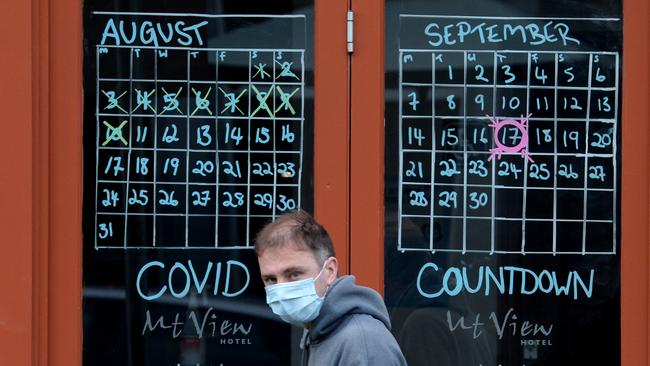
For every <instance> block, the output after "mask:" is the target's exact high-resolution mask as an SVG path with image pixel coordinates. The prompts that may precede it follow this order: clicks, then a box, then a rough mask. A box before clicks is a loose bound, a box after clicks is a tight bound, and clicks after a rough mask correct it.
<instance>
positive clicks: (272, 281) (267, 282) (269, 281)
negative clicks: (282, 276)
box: [264, 278, 276, 286]
mask: <svg viewBox="0 0 650 366" xmlns="http://www.w3.org/2000/svg"><path fill="white" fill-rule="evenodd" d="M275 282H276V281H275V279H274V278H265V279H264V284H265V285H267V286H268V285H272V284H274V283H275Z"/></svg>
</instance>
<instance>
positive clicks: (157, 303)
mask: <svg viewBox="0 0 650 366" xmlns="http://www.w3.org/2000/svg"><path fill="white" fill-rule="evenodd" d="M84 5H85V6H84V93H85V94H84V102H85V106H84V216H83V217H84V223H83V224H84V227H83V230H84V354H83V362H84V365H93V366H95V365H260V364H264V365H288V364H291V362H292V358H295V355H294V354H293V353H292V352H293V350H295V347H293V346H292V344H291V339H292V330H291V329H290V328H289V327H288V326H286V325H284V324H282V323H281V322H279V321H278V319H277V318H276V317H274V316H272V314H271V312H270V310H269V309H268V307H267V306H266V304H265V298H264V292H263V289H262V284H261V281H259V280H258V278H259V270H258V269H257V260H256V257H255V254H254V253H253V250H252V240H253V238H254V236H255V234H256V233H257V231H258V230H259V229H260V228H261V227H262V226H263V225H264V224H266V223H268V222H270V221H271V220H273V219H274V218H275V217H277V216H278V215H281V214H282V213H284V212H287V211H289V210H293V209H296V208H299V207H301V208H304V209H307V210H312V207H313V202H312V201H313V188H312V186H311V178H310V177H311V176H312V175H313V163H312V160H313V100H312V96H313V4H311V3H310V2H302V1H281V2H273V4H272V5H271V4H269V3H267V2H260V1H246V2H238V3H237V4H234V3H232V4H230V3H229V4H225V3H221V2H210V3H209V4H208V3H207V2H206V3H204V4H189V3H188V4H185V3H179V2H176V1H135V2H132V1H101V0H97V1H90V0H89V1H86V2H85V4H84ZM294 332H295V331H294Z"/></svg>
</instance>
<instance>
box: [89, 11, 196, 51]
mask: <svg viewBox="0 0 650 366" xmlns="http://www.w3.org/2000/svg"><path fill="white" fill-rule="evenodd" d="M207 24H208V22H207V21H201V22H198V23H195V24H189V25H186V24H185V22H184V21H182V20H179V21H176V22H174V23H170V22H167V23H159V22H155V23H154V22H151V21H148V20H145V21H143V22H136V21H131V22H125V21H124V20H120V21H118V22H116V20H115V19H113V18H109V19H108V20H107V21H106V24H105V25H104V31H103V32H102V39H101V42H100V44H101V45H115V46H119V45H123V44H125V45H136V44H137V45H145V46H146V45H153V46H155V47H159V46H161V45H182V46H190V45H194V46H203V44H204V42H203V36H202V35H201V32H200V30H201V28H202V27H204V26H205V25H207ZM164 28H166V29H164Z"/></svg>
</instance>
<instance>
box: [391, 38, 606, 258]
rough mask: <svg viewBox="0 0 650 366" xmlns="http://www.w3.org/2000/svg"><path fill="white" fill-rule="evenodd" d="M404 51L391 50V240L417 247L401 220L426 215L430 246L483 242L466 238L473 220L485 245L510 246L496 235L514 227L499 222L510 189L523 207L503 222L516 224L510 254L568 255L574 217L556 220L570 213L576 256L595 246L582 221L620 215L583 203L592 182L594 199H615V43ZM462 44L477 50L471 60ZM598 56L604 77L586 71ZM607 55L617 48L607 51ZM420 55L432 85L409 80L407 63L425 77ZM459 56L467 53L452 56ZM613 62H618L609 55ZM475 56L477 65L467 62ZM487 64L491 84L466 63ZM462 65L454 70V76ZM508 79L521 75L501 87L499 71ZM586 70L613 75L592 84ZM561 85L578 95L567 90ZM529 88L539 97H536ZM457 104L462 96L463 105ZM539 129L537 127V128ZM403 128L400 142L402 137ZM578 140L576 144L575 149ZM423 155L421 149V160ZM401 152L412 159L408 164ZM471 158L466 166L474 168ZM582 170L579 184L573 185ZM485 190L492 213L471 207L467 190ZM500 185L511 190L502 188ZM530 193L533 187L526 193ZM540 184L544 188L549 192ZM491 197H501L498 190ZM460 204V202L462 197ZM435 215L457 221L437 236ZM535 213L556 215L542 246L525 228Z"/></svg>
mask: <svg viewBox="0 0 650 366" xmlns="http://www.w3.org/2000/svg"><path fill="white" fill-rule="evenodd" d="M410 51H411V50H409V49H400V50H399V75H398V77H399V85H400V88H399V90H398V98H399V100H400V103H399V106H398V108H399V126H400V128H399V152H400V156H399V169H400V174H399V178H398V180H399V186H398V194H399V197H400V198H399V200H398V202H399V203H398V205H399V207H398V213H399V220H398V222H399V223H398V243H399V244H398V250H400V251H408V250H420V249H418V248H415V247H413V246H414V245H413V244H407V243H404V242H403V241H402V232H403V230H405V228H404V227H403V224H404V220H410V219H409V218H413V219H419V218H422V219H427V220H428V222H429V223H428V226H429V227H430V228H431V231H430V232H429V243H428V248H429V250H431V251H433V252H435V251H436V250H438V249H439V247H440V248H446V247H447V246H449V248H453V249H449V248H447V249H448V250H451V251H457V252H459V253H466V252H470V249H471V250H473V249H476V248H477V247H484V246H483V244H480V242H470V241H469V238H470V236H469V235H470V231H473V232H476V230H482V229H479V226H476V227H475V226H474V225H475V224H476V223H477V222H476V221H472V222H471V224H470V222H469V221H468V220H475V219H481V220H490V230H491V233H490V237H489V247H490V252H499V251H500V250H501V249H503V248H502V247H503V245H505V244H506V242H504V240H505V238H506V236H504V235H507V232H508V230H512V226H510V227H508V226H503V225H501V224H500V223H499V222H500V221H502V220H501V215H500V214H499V213H500V212H501V213H503V212H506V211H504V209H505V206H503V205H508V204H511V203H509V202H511V200H512V199H514V198H513V197H517V198H516V201H517V202H519V203H520V205H521V206H520V207H519V209H518V210H521V212H518V211H517V212H518V213H517V218H515V219H511V220H508V221H517V222H519V223H520V224H519V225H517V226H518V227H519V230H520V236H521V241H520V243H519V245H518V247H519V250H518V251H513V253H518V254H527V253H529V251H531V252H533V251H535V249H537V248H539V247H540V245H543V246H546V245H548V248H549V253H552V254H555V253H558V254H560V253H561V254H564V253H566V252H567V249H568V248H570V247H571V243H570V242H569V241H568V240H569V239H568V236H567V235H573V234H571V231H570V226H567V225H566V224H563V226H562V227H561V228H560V227H559V226H558V223H572V222H574V221H572V220H573V219H576V221H575V222H579V223H581V224H582V225H581V226H582V230H581V232H575V234H576V235H579V236H581V237H582V240H581V243H580V244H581V246H582V250H581V251H580V254H594V253H595V252H596V251H597V248H596V247H594V248H590V247H587V240H588V237H587V230H591V226H589V225H588V223H593V224H599V225H601V226H600V227H599V228H598V230H605V231H606V232H611V231H612V230H614V226H615V225H614V224H615V223H616V220H615V217H616V216H615V215H616V214H615V213H614V216H612V215H611V214H609V213H607V212H602V210H599V209H598V208H597V207H598V206H597V205H600V204H601V203H600V202H598V203H594V205H591V204H589V205H588V204H587V201H586V200H587V199H588V198H589V199H592V198H591V197H592V196H591V193H590V192H593V193H594V194H598V197H604V198H607V197H613V200H614V203H615V197H616V194H617V191H616V188H615V186H614V184H615V182H612V176H613V177H614V178H613V179H614V181H615V180H616V173H617V171H616V169H617V168H616V162H615V153H616V148H617V146H616V143H615V142H612V143H609V141H610V140H615V139H616V138H615V136H617V135H616V133H617V132H616V131H615V130H614V129H615V128H616V127H617V126H616V125H617V123H618V122H617V120H618V114H617V113H618V110H617V108H618V105H617V104H615V105H613V106H611V110H612V111H613V113H612V112H611V111H610V104H609V103H611V102H609V103H608V101H611V100H612V99H614V102H615V103H618V102H617V98H618V97H617V95H618V80H616V82H614V83H612V81H611V78H612V74H613V73H616V75H618V74H617V73H618V70H617V69H616V71H615V72H613V71H611V70H612V69H611V67H618V53H616V52H611V53H607V52H598V51H581V52H571V53H565V52H561V54H563V55H564V56H563V57H564V58H562V59H560V56H561V55H560V53H558V52H556V51H553V52H550V51H549V52H537V51H535V52H533V51H516V52H515V51H509V50H508V51H477V52H476V53H477V54H479V56H478V60H477V59H476V58H477V56H476V55H474V54H472V51H468V50H462V51H459V50H452V51H448V50H437V49H436V50H433V51H432V50H421V51H420V52H418V53H417V54H411V53H410ZM533 53H535V55H534V57H535V59H534V60H533V55H532V54H533ZM470 54H471V57H472V58H473V59H472V62H473V63H472V64H471V66H470V63H469V58H470ZM486 55H491V56H492V57H491V59H492V61H491V62H492V64H491V65H489V64H485V62H486V61H485V60H486V59H485V57H486ZM595 55H598V56H599V57H600V58H601V60H606V61H601V63H602V62H605V64H604V65H606V69H605V71H603V72H604V74H603V73H601V74H599V75H600V76H598V75H595V74H593V73H592V71H590V68H591V67H592V66H593V65H591V63H592V59H593V58H594V57H596V56H595ZM608 55H613V56H614V57H610V58H606V57H608ZM417 57H427V58H429V57H430V60H431V62H430V65H431V66H430V67H431V83H427V82H414V81H413V79H412V78H413V76H412V75H411V74H409V73H411V72H412V71H411V70H415V71H417V72H418V73H419V74H418V75H421V73H422V70H425V68H424V67H423V66H418V65H425V62H426V63H428V61H429V59H427V60H426V61H424V59H423V60H422V61H423V62H421V63H419V62H420V61H419V59H418V58H417ZM460 57H462V58H463V59H462V60H460ZM481 57H483V58H481ZM518 57H519V58H518ZM541 57H545V58H541ZM571 57H573V58H571ZM585 58H587V60H586V62H589V65H588V66H589V68H587V67H586V66H585V67H579V66H576V65H578V64H576V63H575V62H582V61H581V60H584V59H585ZM520 59H521V60H524V62H522V63H521V64H518V63H517V62H519V61H516V60H520ZM612 60H614V61H615V62H616V64H615V65H614V64H612V62H613V61H612ZM474 65H477V67H476V68H475V69H474V70H472V67H473V66H474ZM502 65H504V66H503V67H502ZM484 66H486V67H491V68H492V69H491V71H492V75H491V78H492V80H488V82H490V84H480V85H477V84H474V83H471V81H470V75H472V73H475V74H474V75H479V76H477V77H476V78H477V80H479V78H481V79H480V80H481V81H485V80H483V78H484V76H483V75H484V74H483V70H484V68H483V67H484ZM574 66H575V68H574ZM452 67H453V70H452ZM461 68H462V72H463V75H462V77H460V78H459V77H454V74H455V73H457V72H458V70H461ZM583 70H584V71H583ZM479 72H480V74H479ZM580 72H586V75H584V76H580V75H583V74H580ZM524 73H525V75H524ZM437 74H439V75H441V77H442V79H438V78H437V76H436V75H437ZM409 75H411V76H409ZM413 75H416V74H413ZM551 75H552V77H550V80H549V76H551ZM603 75H604V76H603ZM472 77H473V76H472ZM510 77H512V80H515V78H518V79H516V80H518V81H517V82H516V84H517V85H516V86H509V85H502V84H504V80H506V81H505V83H509V82H511V80H509V78H510ZM594 77H600V78H602V80H606V77H607V78H609V79H607V81H604V82H601V83H600V84H599V85H594V83H593V79H594ZM574 79H575V80H574ZM453 80H463V83H462V84H459V83H454V82H453ZM548 81H552V83H553V85H548ZM599 81H601V80H599ZM571 82H573V83H576V82H578V83H582V82H584V83H585V85H586V86H584V87H576V86H571V85H569V84H567V83H571ZM461 87H462V89H460V88H461ZM454 88H456V89H454ZM470 88H472V91H471V93H472V94H470ZM474 89H476V90H474ZM487 89H490V90H491V91H492V95H491V98H489V99H491V101H492V104H491V107H489V108H490V110H491V112H492V115H493V116H494V117H490V116H489V115H480V113H477V112H476V111H478V110H482V111H485V110H486V107H485V106H484V105H483V104H478V103H479V102H480V103H484V101H485V100H486V99H487V98H486V97H485V96H486V92H485V90H487ZM509 91H512V93H510V92H509ZM569 91H578V92H581V93H582V94H575V95H572V94H567V93H568V92H569ZM509 93H510V94H509ZM470 95H471V96H470ZM475 96H476V98H474V97H475ZM547 97H548V99H547ZM445 98H446V101H445ZM535 98H537V99H536V100H537V104H536V105H533V103H534V100H535ZM489 99H488V100H489ZM502 99H503V103H501V102H502ZM424 101H427V104H429V103H430V108H429V109H427V108H420V107H421V106H423V105H424V104H420V103H422V102H424ZM506 102H508V103H506ZM458 103H462V106H461V104H458ZM472 103H476V104H472ZM551 103H552V105H551ZM597 103H598V104H597ZM477 104H478V105H477ZM501 104H503V105H501ZM601 104H602V105H604V106H605V108H602V109H601V111H600V112H594V111H595V108H596V106H598V108H601V107H600V106H601ZM549 107H550V108H549ZM509 111H510V112H509ZM490 122H491V124H490V125H489V126H492V128H488V127H487V124H488V123H490ZM470 126H472V127H470ZM504 126H506V127H504ZM608 126H612V127H608ZM470 128H471V130H470ZM486 128H487V131H489V133H492V134H493V136H492V140H489V141H486V142H484V141H483V140H482V139H481V140H477V134H478V133H479V132H481V133H483V132H482V131H486ZM551 128H552V129H551ZM515 129H518V131H515ZM542 129H544V130H543V132H544V134H543V135H542V136H541V138H540V135H541V132H542ZM407 130H408V141H407V140H406V135H405V133H406V131H407ZM613 130H614V131H613ZM513 131H514V132H513ZM471 132H473V136H474V137H473V142H470V138H471V136H470V133H471ZM497 132H499V133H497ZM457 133H462V135H457ZM522 134H523V135H525V136H523V135H522ZM481 136H482V135H481ZM535 137H536V139H535ZM429 139H430V142H429ZM438 139H441V141H442V146H439V145H438V143H437V142H438ZM522 141H525V142H526V143H525V145H520V144H519V142H522ZM461 144H462V145H461ZM574 145H575V146H574ZM579 145H580V146H583V147H584V149H583V150H580V148H579V147H578V146H579ZM488 150H489V151H488ZM425 156H428V158H426V159H425ZM407 158H408V159H409V164H410V167H411V168H409V169H408V170H405V169H406V168H405V163H406V160H405V159H407ZM423 159H424V160H423ZM439 159H441V160H439ZM445 159H446V160H445ZM461 159H462V161H461ZM486 159H487V160H486ZM426 160H429V162H427V161H426ZM443 160H444V161H443ZM470 160H471V163H472V164H474V165H472V167H475V168H474V169H470V164H469V163H470ZM490 161H491V164H490V170H489V171H488V172H485V173H484V172H483V171H482V170H480V171H479V170H478V168H477V167H479V166H481V167H483V166H484V165H483V164H485V162H490ZM443 162H444V165H443V164H442V163H443ZM439 163H440V164H439ZM458 164H460V165H462V169H461V170H460V171H458V170H457V169H456V168H455V167H456V166H458ZM479 164H480V165H479ZM576 164H577V165H576ZM418 166H422V167H423V168H424V170H423V172H422V173H415V169H416V168H417V167H418ZM594 166H595V167H596V168H594ZM596 170H597V171H598V172H600V173H599V174H598V175H596V174H595V173H593V172H594V171H596ZM423 174H424V175H423ZM460 174H462V176H460ZM489 174H491V176H489ZM488 176H489V177H488ZM580 180H581V181H582V182H583V184H581V185H579V186H578V184H577V183H578V181H580ZM489 181H491V184H490V183H489ZM482 189H489V190H490V193H491V198H490V201H489V202H490V204H489V207H490V208H489V212H491V214H492V216H486V215H483V214H481V213H479V212H474V211H473V210H479V211H480V210H483V211H480V212H485V211H484V210H485V209H483V208H482V207H483V206H482V204H478V205H475V204H474V203H475V202H474V199H475V198H480V199H481V200H482V199H483V197H482V192H484V191H482ZM425 191H428V193H425ZM508 191H510V192H512V193H513V194H514V196H513V195H512V194H506V193H507V192H508ZM549 191H552V193H550V192H549ZM517 192H520V193H517ZM534 192H537V193H535V195H534V196H531V195H533V193H534ZM545 192H549V193H545ZM578 192H580V193H578ZM425 194H429V195H430V200H429V201H426V199H425V197H426V196H425ZM548 194H551V196H552V198H551V197H549V196H548ZM497 195H500V196H499V197H500V198H499V197H497ZM407 196H408V197H407ZM544 197H549V199H544ZM593 197H596V196H593ZM438 198H440V199H438ZM409 199H410V200H409ZM607 199H609V198H607ZM519 200H521V201H519ZM578 200H580V201H578ZM477 202H478V201H477ZM480 202H481V203H482V202H483V201H480ZM578 202H579V205H580V206H581V207H582V212H581V219H579V218H577V217H575V215H576V214H578V215H580V213H576V212H575V211H571V210H573V209H572V208H571V207H576V206H575V205H576V204H578ZM461 204H462V207H460V206H459V205H461ZM540 205H541V206H540ZM470 206H471V208H472V210H470ZM542 207H548V208H542ZM423 209H426V212H428V214H427V215H425V214H423V213H422V211H423ZM540 210H541V211H540ZM539 212H546V213H544V215H549V216H547V218H548V221H545V220H540V219H539V218H540V217H543V216H539V215H540V214H539ZM448 213H453V214H448ZM456 213H457V214H456ZM476 213H478V215H477V214H476ZM440 219H458V220H459V221H457V222H456V224H457V225H458V226H457V227H456V228H454V225H456V224H454V222H449V223H447V222H445V223H442V225H443V227H442V230H445V231H447V232H446V233H445V235H446V238H443V239H442V241H438V239H436V238H434V235H433V230H434V229H433V228H435V227H438V226H439V225H441V223H438V221H439V220H440ZM610 219H611V220H610ZM461 220H462V221H461ZM535 221H538V222H549V223H552V224H551V225H550V226H549V233H548V235H549V236H550V237H551V238H549V239H548V241H552V242H553V243H552V247H551V243H548V242H547V243H546V244H543V243H542V241H541V240H544V239H543V238H537V237H531V236H530V235H527V233H528V232H529V231H530V230H532V229H531V227H530V226H529V225H530V222H535ZM417 222H419V221H417ZM417 222H414V223H415V224H417ZM461 223H462V227H461ZM418 225H419V224H418ZM602 225H606V226H602ZM551 227H552V230H551ZM461 230H462V232H461ZM536 230H537V229H536ZM473 235H474V236H472V238H473V239H472V241H475V240H476V239H478V238H479V237H480V234H473ZM477 235H478V236H477ZM434 239H435V240H436V241H435V242H434ZM531 239H532V241H531V242H529V240H531ZM614 239H615V235H614ZM558 240H559V241H558ZM576 244H577V243H576ZM415 245H417V246H419V244H415ZM529 245H530V247H529ZM599 245H600V246H603V245H604V244H599ZM615 245H616V240H614V242H613V244H612V245H611V247H612V248H614V252H615V248H616V247H615ZM510 247H512V245H511V246H510ZM551 248H552V251H550V249H551ZM506 252H510V251H506ZM542 252H545V251H542ZM599 252H606V253H610V252H609V251H599Z"/></svg>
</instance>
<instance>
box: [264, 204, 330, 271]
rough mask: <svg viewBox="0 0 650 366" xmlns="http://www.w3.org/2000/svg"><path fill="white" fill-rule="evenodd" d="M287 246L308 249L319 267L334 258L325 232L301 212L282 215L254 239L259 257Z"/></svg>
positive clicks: (307, 215) (311, 218)
mask: <svg viewBox="0 0 650 366" xmlns="http://www.w3.org/2000/svg"><path fill="white" fill-rule="evenodd" d="M288 244H293V245H299V246H304V247H305V248H306V249H309V250H310V251H311V252H312V254H313V255H314V258H316V262H318V264H319V265H321V266H322V265H323V264H324V263H325V260H327V258H329V257H334V256H336V253H335V252H334V246H333V245H332V239H331V238H330V236H329V234H328V233H327V230H325V228H324V227H323V226H322V225H321V224H319V223H318V222H316V220H314V218H313V217H312V216H311V215H310V214H308V213H307V212H305V211H303V210H296V211H293V212H290V213H287V214H284V215H282V216H280V217H278V218H277V219H276V220H275V221H273V222H272V223H270V224H268V225H266V226H265V227H264V228H263V229H262V230H261V231H260V232H259V233H258V234H257V236H256V237H255V253H256V254H257V255H258V256H259V255H261V254H262V252H264V250H266V249H268V248H274V247H279V246H283V245H288Z"/></svg>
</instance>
